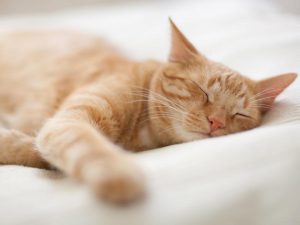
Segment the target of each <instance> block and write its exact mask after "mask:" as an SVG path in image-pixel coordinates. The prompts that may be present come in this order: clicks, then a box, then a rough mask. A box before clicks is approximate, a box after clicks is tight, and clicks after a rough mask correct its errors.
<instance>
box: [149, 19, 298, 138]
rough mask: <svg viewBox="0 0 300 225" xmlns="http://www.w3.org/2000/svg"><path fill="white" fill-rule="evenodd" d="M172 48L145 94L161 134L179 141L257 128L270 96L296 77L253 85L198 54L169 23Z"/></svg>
mask: <svg viewBox="0 0 300 225" xmlns="http://www.w3.org/2000/svg"><path fill="white" fill-rule="evenodd" d="M172 29H173V30H172V31H173V32H172V49H171V54H170V58H169V63H167V64H166V65H165V66H164V67H163V68H162V69H161V70H160V71H159V72H158V74H157V76H156V78H155V79H154V81H153V83H152V91H151V92H150V101H149V102H150V117H152V118H154V119H156V121H157V124H159V127H160V130H161V132H162V133H161V135H168V136H171V137H172V138H173V139H174V141H175V142H185V141H190V140H196V139H202V138H207V137H214V136H220V135H226V134H230V133H235V132H239V131H243V130H248V129H251V128H254V127H256V126H258V125H259V124H260V122H261V118H262V115H263V113H264V112H265V111H267V110H269V109H270V108H271V107H272V103H273V101H274V100H275V97H276V96H277V95H278V94H280V93H281V92H282V91H283V90H284V88H286V87H287V86H288V85H289V84H290V83H292V82H293V80H294V79H295V78H296V75H295V74H285V75H281V76H277V77H273V78H270V79H267V80H263V81H260V82H256V81H253V80H250V79H248V78H246V77H244V76H242V75H241V74H239V73H238V72H236V71H233V70H231V69H229V68H228V67H226V66H224V65H222V64H220V63H216V62H213V61H211V60H209V59H207V58H206V57H204V56H203V55H201V54H200V53H199V52H198V51H197V50H196V49H195V48H194V47H193V45H192V44H191V43H190V42H189V41H188V40H187V39H186V38H185V37H184V36H183V34H182V33H181V32H180V31H179V30H178V28H177V27H176V26H175V25H174V24H173V23H172Z"/></svg>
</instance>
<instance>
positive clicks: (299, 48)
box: [0, 0, 300, 225]
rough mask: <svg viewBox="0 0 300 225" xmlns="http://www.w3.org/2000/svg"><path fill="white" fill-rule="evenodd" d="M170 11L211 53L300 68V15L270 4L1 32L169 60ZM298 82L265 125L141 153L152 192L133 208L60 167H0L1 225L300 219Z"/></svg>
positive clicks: (98, 10)
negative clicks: (78, 36)
mask: <svg viewBox="0 0 300 225" xmlns="http://www.w3.org/2000/svg"><path fill="white" fill-rule="evenodd" d="M168 16H171V17H172V19H173V20H174V21H175V22H176V23H177V25H178V26H179V27H180V28H181V30H182V31H183V32H184V33H185V34H186V36H187V37H189V39H190V40H191V41H192V42H193V43H194V44H195V46H197V47H198V49H199V50H200V51H202V52H203V53H204V54H206V55H207V56H208V57H209V58H212V59H214V60H217V61H221V62H223V63H224V64H226V65H228V66H230V67H232V68H234V69H236V70H238V71H240V72H241V73H243V74H245V75H248V76H249V77H252V78H253V79H261V78H264V77H267V76H271V75H276V74H280V73H284V72H298V73H299V72H300V17H299V16H298V15H296V14H290V13H288V12H286V11H283V10H281V9H280V8H278V7H276V6H275V5H272V4H271V3H270V2H265V1H242V0H227V1H152V2H147V1H146V2H144V1H142V2H131V3H123V4H115V5H109V4H108V5H103V6H91V7H85V8H80V9H68V10H61V11H56V12H49V13H47V14H32V15H27V16H25V15H24V16H17V15H15V16H1V17H0V31H6V30H12V29H19V28H22V29H23V28H41V29H51V28H70V29H77V30H82V31H84V32H91V33H97V34H100V35H101V36H103V37H105V38H106V39H108V40H110V41H111V42H112V43H114V44H115V45H116V46H118V47H119V48H120V50H121V51H122V52H124V54H126V55H128V56H129V57H131V58H133V59H136V60H144V59H148V58H155V59H159V60H166V58H167V54H168V50H169V38H170V31H169V24H168V19H167V18H168ZM299 87H300V79H299V78H298V79H297V80H296V81H295V83H293V84H292V85H291V86H290V87H289V88H288V89H287V90H286V91H285V92H284V93H283V94H282V95H280V97H279V98H278V101H277V102H276V104H275V105H274V109H273V110H272V111H270V112H269V113H267V114H266V116H265V118H264V121H263V124H262V126H260V127H258V128H256V129H253V130H249V131H245V132H241V133H237V134H232V135H228V136H223V137H218V138H211V139H206V140H201V141H194V142H190V143H185V144H179V145H173V146H168V147H165V148H160V149H155V150H151V151H147V152H143V153H138V154H135V155H134V156H133V157H135V158H136V161H137V163H139V164H140V165H141V167H142V169H143V170H144V173H145V175H146V178H147V196H146V198H145V199H142V200H141V201H139V202H137V203H135V204H132V205H127V206H123V207H120V206H115V205H111V204H107V203H104V202H102V201H101V200H99V199H96V198H95V197H94V196H93V195H92V194H91V193H90V191H89V190H88V188H87V187H86V186H84V185H82V184H79V183H77V182H75V181H74V180H72V179H70V178H67V177H65V176H64V175H63V174H61V173H59V172H54V171H46V170H41V169H35V168H26V167H22V166H11V165H6V166H0V224H3V225H21V224H22V225H23V224H30V225H41V224H45V225H82V224H85V225H96V224H97V225H98V224H101V225H123V224H124V225H141V224H143V225H156V224H157V225H169V224H170V225H182V224H184V225H202V224H204V225H221V224H222V225H235V224H238V225H240V224H243V225H298V224H300V214H299V209H300V176H299V171H300V92H299V90H300V89H299Z"/></svg>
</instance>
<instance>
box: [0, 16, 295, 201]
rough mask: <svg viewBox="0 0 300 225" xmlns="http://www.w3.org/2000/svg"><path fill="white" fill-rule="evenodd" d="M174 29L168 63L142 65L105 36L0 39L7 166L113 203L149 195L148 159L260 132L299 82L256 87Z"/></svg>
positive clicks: (0, 142)
mask: <svg viewBox="0 0 300 225" xmlns="http://www.w3.org/2000/svg"><path fill="white" fill-rule="evenodd" d="M170 22H171V29H172V43H171V51H170V54H169V60H168V62H157V61H146V62H133V61H131V60H129V59H127V58H125V57H123V56H122V55H121V54H119V53H118V52H117V51H116V50H115V49H114V48H113V47H111V46H109V45H108V44H107V43H105V42H103V41H102V40H100V39H99V38H98V37H94V36H90V35H84V34H80V33H76V32H66V31H30V32H29V31H27V32H13V33H3V34H1V35H0V163H1V164H20V165H25V166H32V167H39V168H49V167H50V165H51V166H53V167H55V168H58V169H59V170H61V171H63V172H64V173H66V174H67V175H69V176H71V177H74V178H76V179H78V180H80V181H82V182H84V183H86V184H87V185H89V186H90V187H91V188H92V189H93V190H94V192H95V193H96V194H98V195H100V196H101V197H103V198H104V199H106V200H109V201H113V202H124V201H125V202H126V201H130V200H134V199H136V198H138V197H139V196H141V195H142V194H143V192H144V189H145V185H144V178H143V174H142V171H141V169H140V168H139V167H138V166H137V165H136V162H134V161H133V160H132V158H131V155H130V153H129V152H128V151H124V150H125V149H126V150H131V151H141V150H146V149H152V148H157V147H161V146H166V145H171V144H175V143H182V142H187V141H191V140H197V139H203V138H209V137H215V136H220V135H226V134H231V133H235V132H240V131H243V130H247V129H251V128H254V127H256V126H258V125H259V124H260V122H261V119H262V115H263V114H264V113H265V112H266V111H267V110H269V109H270V108H271V107H272V103H273V102H274V100H275V98H276V96H278V95H279V94H280V93H281V92H282V91H283V90H284V89H285V88H286V87H288V86H289V85H290V84H291V83H292V82H293V81H294V80H295V78H296V74H295V73H287V74H283V75H279V76H275V77H272V78H268V79H265V80H262V81H253V80H251V79H249V78H246V77H244V76H242V75H241V74H240V73H238V72H236V71H234V70H232V69H230V68H228V67H226V66H224V65H222V64H220V63H217V62H214V61H212V60H210V59H208V58H206V57H205V56H204V55H202V54H201V53H200V52H199V51H197V49H196V48H195V47H194V46H193V45H192V44H191V43H190V42H189V41H188V40H187V38H186V37H185V36H184V35H183V34H182V33H181V32H180V30H179V29H178V28H177V27H176V26H175V24H174V23H173V22H172V21H170Z"/></svg>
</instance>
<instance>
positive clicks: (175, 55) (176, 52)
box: [169, 18, 199, 63]
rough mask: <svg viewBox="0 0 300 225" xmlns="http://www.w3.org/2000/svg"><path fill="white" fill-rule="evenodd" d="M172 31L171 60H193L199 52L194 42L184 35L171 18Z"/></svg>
mask: <svg viewBox="0 0 300 225" xmlns="http://www.w3.org/2000/svg"><path fill="white" fill-rule="evenodd" d="M169 21H170V24H171V31H172V34H171V35H172V37H171V38H172V41H171V51H170V54H169V62H176V63H184V62H188V61H191V60H192V59H194V58H195V57H196V56H197V55H198V56H199V53H198V51H197V49H196V48H195V47H194V46H193V45H192V43H191V42H190V41H189V40H188V39H187V38H186V37H185V36H184V35H183V33H182V32H181V31H180V30H179V29H178V27H177V26H176V25H175V23H174V22H173V21H172V20H171V19H170V18H169Z"/></svg>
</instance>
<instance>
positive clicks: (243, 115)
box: [233, 113, 252, 119]
mask: <svg viewBox="0 0 300 225" xmlns="http://www.w3.org/2000/svg"><path fill="white" fill-rule="evenodd" d="M233 116H234V117H239V118H241V117H242V118H246V119H252V117H251V116H249V115H246V114H244V113H235V114H234V115H233Z"/></svg>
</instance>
